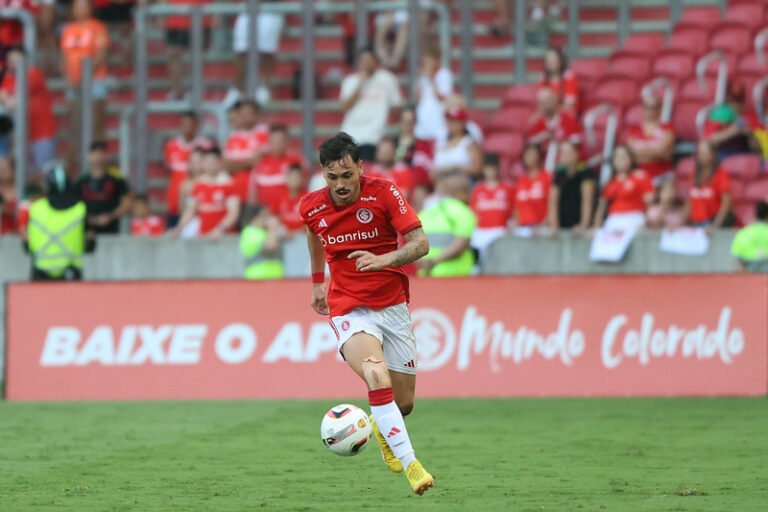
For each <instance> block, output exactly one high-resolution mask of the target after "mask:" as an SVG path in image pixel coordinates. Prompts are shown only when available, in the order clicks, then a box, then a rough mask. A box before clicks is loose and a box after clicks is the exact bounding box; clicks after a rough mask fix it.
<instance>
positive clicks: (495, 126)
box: [486, 105, 535, 133]
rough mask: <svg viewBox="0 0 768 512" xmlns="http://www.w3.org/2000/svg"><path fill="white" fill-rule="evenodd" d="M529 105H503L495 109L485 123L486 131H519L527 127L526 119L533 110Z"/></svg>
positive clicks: (527, 119) (521, 131) (522, 131)
mask: <svg viewBox="0 0 768 512" xmlns="http://www.w3.org/2000/svg"><path fill="white" fill-rule="evenodd" d="M534 110H535V109H534V108H533V107H532V106H530V105H512V106H504V107H502V109H501V110H498V111H496V113H495V114H493V116H492V117H491V120H490V122H488V124H487V130H486V131H487V133H495V132H520V133H524V132H525V131H526V130H527V129H528V121H529V120H530V118H531V115H532V114H533V112H534Z"/></svg>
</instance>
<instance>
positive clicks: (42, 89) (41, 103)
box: [0, 66, 56, 142]
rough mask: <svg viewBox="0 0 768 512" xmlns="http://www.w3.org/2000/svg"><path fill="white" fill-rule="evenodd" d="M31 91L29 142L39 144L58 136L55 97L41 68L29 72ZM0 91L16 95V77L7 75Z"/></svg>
mask: <svg viewBox="0 0 768 512" xmlns="http://www.w3.org/2000/svg"><path fill="white" fill-rule="evenodd" d="M27 88H28V90H29V115H28V116H27V119H29V128H28V130H29V141H30V142H37V141H40V140H43V139H50V138H51V137H54V136H55V135H56V116H55V115H54V113H53V103H54V102H53V95H52V94H51V91H50V90H49V89H48V84H47V83H46V81H45V75H43V72H42V71H40V69H39V68H37V67H35V66H31V67H30V68H29V69H28V71H27ZM0 91H3V92H5V93H7V94H10V95H12V96H15V95H16V75H15V74H14V73H10V72H9V73H6V74H5V76H4V77H3V81H2V83H0Z"/></svg>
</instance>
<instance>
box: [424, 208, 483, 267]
mask: <svg viewBox="0 0 768 512" xmlns="http://www.w3.org/2000/svg"><path fill="white" fill-rule="evenodd" d="M419 219H420V220H421V227H422V229H423V230H424V233H425V234H426V235H427V240H429V253H427V255H426V256H425V257H424V258H425V259H428V260H429V259H433V258H436V257H437V256H439V255H440V253H442V252H443V251H444V250H445V248H446V247H448V245H450V243H451V242H452V241H453V239H454V238H456V237H459V238H471V237H472V233H473V232H474V230H475V227H476V226H477V216H475V213H474V212H473V211H472V210H471V209H470V208H469V206H467V205H466V204H464V203H463V202H461V201H459V200H458V199H453V198H451V197H445V198H443V199H441V200H440V201H439V202H438V203H437V204H435V205H433V206H430V207H429V208H426V209H424V210H422V212H421V213H420V214H419ZM474 265H475V257H474V255H473V253H472V250H471V249H469V248H467V249H466V250H465V251H464V252H463V253H461V254H460V255H459V256H458V257H456V258H454V259H452V260H448V261H443V262H442V263H438V264H437V265H435V266H434V267H432V270H431V272H429V275H430V276H432V277H453V276H468V275H470V274H471V273H472V268H473V267H474Z"/></svg>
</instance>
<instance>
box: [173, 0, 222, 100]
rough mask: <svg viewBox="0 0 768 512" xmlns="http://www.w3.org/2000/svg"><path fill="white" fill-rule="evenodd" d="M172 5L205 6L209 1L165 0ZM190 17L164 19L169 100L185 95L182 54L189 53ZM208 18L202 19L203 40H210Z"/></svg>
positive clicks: (179, 98) (181, 16) (182, 97)
mask: <svg viewBox="0 0 768 512" xmlns="http://www.w3.org/2000/svg"><path fill="white" fill-rule="evenodd" d="M166 3H169V4H173V5H205V4H208V3H210V0H167V2H166ZM191 26H192V17H191V16H184V15H178V16H176V15H174V16H168V17H166V19H165V27H166V32H165V44H166V46H167V48H168V75H169V78H170V80H171V90H170V92H169V93H168V99H169V100H174V101H178V100H182V99H184V96H185V95H186V90H185V89H184V75H185V73H184V61H183V58H184V54H185V53H187V52H188V51H189V47H190V42H191V40H192V33H191V30H190V28H191ZM210 27H211V18H210V16H205V17H203V30H204V34H203V39H204V41H208V40H210V32H211V29H210Z"/></svg>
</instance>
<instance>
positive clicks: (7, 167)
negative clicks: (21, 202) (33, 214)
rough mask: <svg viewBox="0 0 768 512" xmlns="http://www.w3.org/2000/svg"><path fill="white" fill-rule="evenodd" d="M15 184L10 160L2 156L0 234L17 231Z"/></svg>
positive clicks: (0, 166)
mask: <svg viewBox="0 0 768 512" xmlns="http://www.w3.org/2000/svg"><path fill="white" fill-rule="evenodd" d="M15 184H16V181H15V180H14V175H13V166H11V162H10V160H8V159H7V158H1V157H0V235H8V234H11V233H16V232H17V225H16V205H17V202H18V201H17V198H16V185H15Z"/></svg>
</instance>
